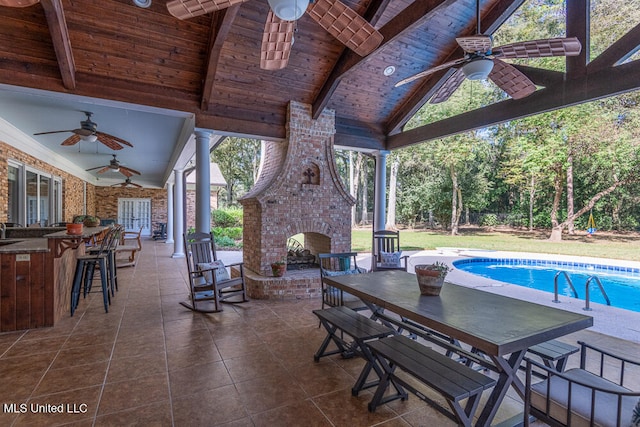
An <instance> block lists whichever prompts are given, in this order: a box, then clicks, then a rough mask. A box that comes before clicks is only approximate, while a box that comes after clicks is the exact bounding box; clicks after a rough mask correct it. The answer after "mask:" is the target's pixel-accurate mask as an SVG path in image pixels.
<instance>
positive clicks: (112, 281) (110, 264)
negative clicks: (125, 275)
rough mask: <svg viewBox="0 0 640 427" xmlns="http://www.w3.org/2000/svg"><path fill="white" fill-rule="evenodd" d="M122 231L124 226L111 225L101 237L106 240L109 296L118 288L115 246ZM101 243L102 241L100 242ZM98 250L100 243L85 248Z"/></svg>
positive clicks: (91, 251)
mask: <svg viewBox="0 0 640 427" xmlns="http://www.w3.org/2000/svg"><path fill="white" fill-rule="evenodd" d="M122 233H124V227H123V226H121V225H116V226H114V227H112V228H111V229H110V230H109V231H108V232H107V234H106V235H105V236H104V237H103V240H106V241H107V243H106V249H105V251H106V253H107V278H108V282H109V289H110V291H111V296H115V291H117V290H118V270H117V268H116V248H117V247H118V243H119V241H120V237H121V236H122ZM101 243H102V242H101ZM99 250H100V245H97V246H93V247H90V248H87V251H88V252H89V253H97V252H98V251H99Z"/></svg>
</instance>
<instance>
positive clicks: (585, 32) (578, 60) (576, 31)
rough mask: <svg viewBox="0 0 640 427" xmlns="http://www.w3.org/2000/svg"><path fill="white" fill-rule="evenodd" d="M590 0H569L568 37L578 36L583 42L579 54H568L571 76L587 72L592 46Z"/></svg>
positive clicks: (568, 72) (567, 62)
mask: <svg viewBox="0 0 640 427" xmlns="http://www.w3.org/2000/svg"><path fill="white" fill-rule="evenodd" d="M590 4H591V1H590V0H567V18H566V21H567V22H566V25H567V37H577V38H578V40H580V44H582V50H581V51H580V54H579V55H576V56H567V58H566V64H567V75H568V76H570V77H571V78H574V77H582V76H584V75H585V74H586V73H587V62H588V61H589V50H590V46H591V41H590V34H589V32H590V31H589V27H590V25H589V20H590V11H589V9H590Z"/></svg>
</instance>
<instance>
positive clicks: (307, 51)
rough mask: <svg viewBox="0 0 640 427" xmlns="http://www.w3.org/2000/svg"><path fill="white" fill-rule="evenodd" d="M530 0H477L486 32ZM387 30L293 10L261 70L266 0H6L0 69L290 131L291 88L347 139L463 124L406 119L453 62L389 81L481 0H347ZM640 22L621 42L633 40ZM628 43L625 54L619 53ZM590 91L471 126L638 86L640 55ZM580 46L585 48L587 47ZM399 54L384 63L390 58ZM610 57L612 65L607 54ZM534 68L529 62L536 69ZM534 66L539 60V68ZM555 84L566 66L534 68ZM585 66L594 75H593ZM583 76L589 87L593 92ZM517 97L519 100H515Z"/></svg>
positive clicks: (49, 85) (247, 130) (449, 55)
mask: <svg viewBox="0 0 640 427" xmlns="http://www.w3.org/2000/svg"><path fill="white" fill-rule="evenodd" d="M522 1H523V0H482V1H481V16H482V22H483V26H482V32H483V33H487V34H491V33H493V32H494V31H495V30H496V28H497V27H498V26H499V25H500V24H501V23H503V22H504V21H505V20H506V19H507V18H508V17H509V16H510V15H511V14H512V13H513V12H514V10H515V9H517V7H519V6H520V5H521V4H522ZM343 2H344V3H345V4H347V5H348V6H350V7H351V8H353V9H354V10H355V11H356V12H358V13H359V14H361V15H362V16H363V17H365V19H367V20H368V21H369V22H371V23H372V24H373V25H374V27H375V28H376V29H378V30H379V31H380V33H382V35H383V36H384V41H383V44H382V45H381V46H380V48H378V49H377V50H376V51H374V52H373V53H372V54H370V55H369V56H367V57H366V58H361V57H360V56H358V55H357V54H355V53H354V52H352V51H350V50H349V49H346V48H345V47H344V46H343V45H342V44H341V43H340V42H338V41H336V40H335V39H334V38H333V37H332V36H330V35H329V34H328V33H327V32H326V31H325V30H324V29H323V28H321V27H320V26H319V25H318V24H316V23H315V22H314V21H313V20H312V19H311V18H310V17H309V16H307V15H304V16H303V17H302V18H301V19H299V20H298V21H297V30H296V33H295V43H294V45H293V48H292V53H291V58H290V60H289V64H288V66H287V67H286V68H285V69H283V70H278V71H266V70H262V69H260V67H259V63H260V45H261V40H262V33H263V28H264V21H265V17H266V15H267V12H268V7H269V6H268V4H267V1H266V0H249V1H247V2H245V3H242V4H239V5H236V6H232V7H230V8H228V9H225V10H222V11H218V12H214V13H211V14H209V15H204V16H200V17H197V18H192V19H188V20H184V21H181V20H178V19H176V18H174V17H173V16H171V15H170V14H169V13H168V11H167V8H166V5H165V1H163V0H154V1H153V3H152V5H151V7H149V8H147V9H142V8H139V7H136V6H134V4H133V3H132V1H131V0H41V2H40V3H38V4H35V5H33V6H30V7H26V8H11V7H0V40H1V41H0V83H4V84H9V85H16V86H24V87H31V88H37V89H44V90H50V91H56V92H66V93H72V94H77V95H83V96H89V97H96V98H104V99H111V100H116V101H124V102H130V103H135V104H142V105H149V106H155V107H161V108H170V109H174V110H181V111H186V112H192V113H194V114H195V115H196V126H198V127H201V128H209V129H214V130H217V131H221V132H228V133H233V134H242V135H251V136H256V137H263V138H283V137H284V136H285V116H286V108H287V104H288V102H289V101H290V100H296V101H299V102H303V103H307V104H311V105H312V106H313V112H314V115H318V114H319V112H320V111H322V109H323V108H330V109H333V110H335V111H336V117H337V123H338V125H337V128H338V135H337V137H336V141H337V142H338V143H340V144H343V145H351V146H357V147H363V148H373V149H381V148H398V147H402V146H405V145H409V144H413V143H416V142H419V141H422V140H425V139H430V138H434V137H438V136H441V135H444V134H450V133H455V132H458V131H460V130H463V129H461V128H464V127H465V124H464V123H460V121H455V120H453V121H451V122H448V125H447V126H446V127H445V128H443V129H445V130H444V131H442V132H440V131H439V130H438V125H437V124H436V125H431V127H425V128H424V129H420V130H419V131H413V132H412V133H411V134H409V133H403V132H400V130H401V128H402V126H403V125H404V123H405V122H406V121H407V120H408V119H409V118H410V117H411V115H412V114H413V113H414V112H415V111H416V110H417V109H418V108H419V107H420V106H421V105H422V104H423V103H424V102H425V101H426V100H427V99H428V97H430V96H431V94H433V92H434V90H435V89H437V88H438V87H439V85H441V84H442V81H443V77H444V76H445V75H446V71H442V72H439V73H435V74H433V75H431V76H430V77H427V78H424V79H420V80H418V81H416V82H414V83H411V84H407V85H404V86H401V87H399V88H395V87H394V85H395V83H396V82H398V81H399V80H401V79H403V78H405V77H408V76H410V75H412V74H415V73H417V72H420V71H422V70H425V69H427V68H429V67H432V66H435V65H438V64H440V63H443V62H445V61H448V60H451V59H453V58H458V57H461V56H462V51H461V49H460V48H459V47H458V46H457V44H456V42H455V37H457V36H464V35H472V34H474V33H475V24H476V20H475V18H476V16H475V0H414V1H412V0H343ZM586 8H587V2H586V0H568V10H569V13H570V16H575V19H573V18H571V19H573V22H572V24H571V25H570V31H571V32H572V34H568V35H576V36H578V37H579V38H580V39H581V41H583V45H584V44H585V43H584V42H585V41H588V31H586V30H585V28H586V24H585V22H586V19H585V17H584V13H583V12H584V10H586ZM636 33H638V31H637V30H636V31H635V33H633V34H632V36H629V37H628V39H629V40H627V41H626V42H625V43H626V44H625V45H623V46H618V47H617V48H618V50H620V51H621V52H625V51H628V50H630V49H631V47H632V46H633V47H635V46H637V45H638V44H639V43H638V35H637V34H636ZM621 55H622V54H621ZM613 56H615V55H612V58H609V59H610V60H609V61H608V63H606V64H599V65H598V69H597V70H593V71H594V72H596V71H598V72H601V74H602V75H601V77H600V80H599V81H598V82H596V86H597V85H599V86H598V87H596V88H594V89H593V90H592V91H591V92H592V93H591V94H590V95H585V91H584V90H583V91H582V92H580V93H577V89H576V95H575V97H573V98H571V100H570V102H565V101H560V100H558V99H556V98H553V96H552V95H553V94H552V92H556V91H555V90H554V91H550V90H549V91H539V92H547V93H546V95H545V94H543V93H536V94H534V95H532V97H533V98H531V99H533V100H534V101H535V102H534V103H533V105H534V106H531V107H526V106H527V105H529V104H531V103H530V102H527V101H523V100H520V101H522V102H520V101H514V100H509V101H506V104H505V105H506V108H505V107H504V106H502V107H501V106H500V105H501V104H502V103H501V104H496V105H494V106H491V108H492V110H487V111H489V112H491V115H490V116H487V114H488V113H487V114H483V113H481V112H478V113H473V114H477V116H473V120H469V121H468V122H465V123H469V125H468V127H469V128H474V127H479V126H482V125H484V124H487V123H491V122H498V121H503V120H507V119H509V118H511V117H512V116H513V114H511V113H510V111H518V112H519V113H518V114H520V115H527V114H533V113H535V112H536V111H544V110H545V109H548V108H557V105H556V104H563V103H571V102H573V103H575V102H582V101H584V100H586V98H588V97H589V96H596V97H597V96H606V95H607V94H608V93H609V92H611V93H615V91H618V92H619V91H625V90H631V89H634V88H636V86H637V85H638V84H640V83H638V82H640V79H638V67H637V66H635V65H632V66H630V67H627V69H626V71H625V72H624V73H623V74H622V77H621V79H622V82H621V83H620V82H619V83H618V85H617V86H616V87H615V88H613V89H611V91H609V90H608V89H607V88H606V86H607V84H605V82H606V76H605V74H604V73H603V70H605V71H610V70H611V67H613V65H614V63H615V62H616V61H617V60H618V59H620V58H616V57H613ZM580 58H581V59H580ZM580 58H579V59H578V60H577V62H576V60H573V63H572V64H573V65H572V67H569V69H570V71H572V74H571V76H570V77H571V78H572V79H574V82H576V84H575V85H576V86H580V84H582V88H583V89H584V88H585V85H587V86H589V85H593V76H592V78H591V79H589V80H588V79H586V77H585V76H586V74H587V71H588V70H587V67H586V60H585V57H584V55H583V56H582V57H580ZM389 65H393V66H395V67H396V72H395V74H393V75H392V76H390V77H385V76H384V75H383V70H384V69H385V68H386V67H387V66H389ZM603 65H604V66H603ZM530 71H531V70H530ZM534 71H535V70H534ZM532 73H533V74H535V75H536V76H537V77H538V79H539V80H538V81H536V83H539V82H540V81H543V80H545V79H547V80H548V81H551V82H552V83H553V84H555V85H556V86H558V87H562V88H563V89H564V86H562V85H565V84H566V80H567V79H564V78H555V79H554V78H553V77H554V76H553V75H551V74H550V73H545V72H537V73H534V72H532ZM587 80H588V81H587ZM590 87H591V86H589V87H588V88H587V89H588V90H587V91H586V92H589V88H590ZM514 105H515V106H517V108H516V109H515V110H514Z"/></svg>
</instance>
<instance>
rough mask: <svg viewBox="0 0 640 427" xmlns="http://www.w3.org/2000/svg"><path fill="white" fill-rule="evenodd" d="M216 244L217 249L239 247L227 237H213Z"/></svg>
mask: <svg viewBox="0 0 640 427" xmlns="http://www.w3.org/2000/svg"><path fill="white" fill-rule="evenodd" d="M213 239H214V241H215V242H216V248H235V247H237V245H236V241H235V240H233V239H232V238H230V237H227V236H220V237H216V236H214V237H213Z"/></svg>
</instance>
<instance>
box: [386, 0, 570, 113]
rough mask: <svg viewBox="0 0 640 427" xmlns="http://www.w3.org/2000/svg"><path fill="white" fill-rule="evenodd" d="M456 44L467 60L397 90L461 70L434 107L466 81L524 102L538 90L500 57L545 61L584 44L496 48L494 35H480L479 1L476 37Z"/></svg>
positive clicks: (442, 90)
mask: <svg viewBox="0 0 640 427" xmlns="http://www.w3.org/2000/svg"><path fill="white" fill-rule="evenodd" d="M456 42H458V44H459V45H460V47H461V48H462V50H464V57H462V58H459V59H454V60H453V61H449V62H445V63H444V64H441V65H438V66H436V67H433V68H430V69H428V70H425V71H422V72H420V73H418V74H414V75H413V76H410V77H407V78H406V79H404V80H401V81H399V82H398V83H396V85H395V86H396V87H398V86H401V85H404V84H406V83H409V82H412V81H414V80H417V79H419V78H421V77H424V76H428V75H429V74H433V73H435V72H436V71H440V70H444V69H447V68H451V67H458V66H459V68H457V69H456V71H455V72H454V73H453V74H452V75H451V76H450V77H449V78H448V79H447V81H445V83H444V84H443V85H442V86H441V87H440V89H439V90H438V91H437V92H436V94H435V95H434V96H433V97H432V98H431V99H430V100H429V102H430V103H431V104H437V103H440V102H444V101H446V100H447V99H449V97H450V96H451V95H452V94H453V92H455V91H456V89H458V87H459V86H460V85H461V84H462V82H463V81H464V79H465V78H467V79H469V80H484V79H486V78H487V77H488V78H489V79H490V80H491V81H493V82H494V83H495V84H496V85H497V86H498V87H499V88H500V89H502V90H503V91H505V92H506V93H507V95H509V96H510V97H511V98H513V99H520V98H524V97H526V96H529V95H531V94H532V93H533V92H535V91H536V85H535V84H533V82H532V81H531V80H529V78H528V77H527V76H525V75H524V74H523V73H522V72H521V71H520V70H518V69H517V68H516V67H514V66H513V65H511V64H509V63H507V62H504V61H502V60H501V59H500V58H541V57H548V56H576V55H579V54H580V51H581V50H582V45H581V44H580V41H579V40H578V39H577V38H576V37H567V38H553V39H542V40H530V41H524V42H516V43H511V44H506V45H502V46H498V47H496V48H494V47H493V39H492V37H491V36H487V35H484V34H480V0H476V35H474V36H469V37H458V38H456Z"/></svg>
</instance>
